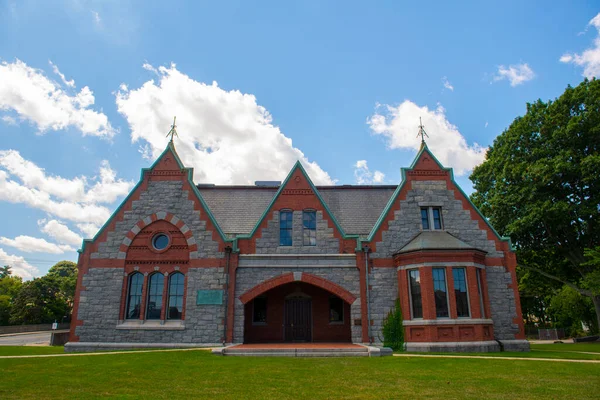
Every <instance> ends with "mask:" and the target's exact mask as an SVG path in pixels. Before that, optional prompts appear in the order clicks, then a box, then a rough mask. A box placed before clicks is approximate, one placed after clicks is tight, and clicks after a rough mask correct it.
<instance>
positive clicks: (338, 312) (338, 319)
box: [329, 296, 344, 323]
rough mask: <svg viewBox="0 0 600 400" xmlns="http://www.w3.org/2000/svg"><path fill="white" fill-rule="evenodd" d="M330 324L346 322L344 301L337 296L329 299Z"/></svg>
mask: <svg viewBox="0 0 600 400" xmlns="http://www.w3.org/2000/svg"><path fill="white" fill-rule="evenodd" d="M329 322H331V323H343V322H344V300H342V299H340V298H339V297H337V296H331V297H330V298H329Z"/></svg>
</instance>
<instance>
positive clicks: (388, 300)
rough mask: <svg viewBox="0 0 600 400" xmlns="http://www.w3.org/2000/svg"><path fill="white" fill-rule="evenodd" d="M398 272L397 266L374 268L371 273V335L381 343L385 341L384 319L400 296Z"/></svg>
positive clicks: (375, 340)
mask: <svg viewBox="0 0 600 400" xmlns="http://www.w3.org/2000/svg"><path fill="white" fill-rule="evenodd" d="M397 274H398V272H397V271H396V268H373V269H372V270H371V273H370V274H369V286H371V288H372V289H371V291H370V293H369V299H370V300H371V301H370V303H371V307H370V308H371V319H372V320H373V325H372V326H371V335H372V336H373V341H374V342H375V343H377V344H380V343H381V342H382V341H383V333H382V329H383V320H384V318H385V317H386V316H387V314H388V312H389V311H390V310H391V309H392V307H394V304H395V302H396V299H397V298H398V275H397Z"/></svg>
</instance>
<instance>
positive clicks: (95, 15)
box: [92, 11, 102, 27]
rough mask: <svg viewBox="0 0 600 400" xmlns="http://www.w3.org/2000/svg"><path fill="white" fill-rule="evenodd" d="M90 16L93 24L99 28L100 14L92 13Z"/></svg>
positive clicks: (100, 23)
mask: <svg viewBox="0 0 600 400" xmlns="http://www.w3.org/2000/svg"><path fill="white" fill-rule="evenodd" d="M92 16H93V18H94V23H95V24H96V26H98V27H99V26H101V25H102V19H101V18H100V14H99V13H98V11H92Z"/></svg>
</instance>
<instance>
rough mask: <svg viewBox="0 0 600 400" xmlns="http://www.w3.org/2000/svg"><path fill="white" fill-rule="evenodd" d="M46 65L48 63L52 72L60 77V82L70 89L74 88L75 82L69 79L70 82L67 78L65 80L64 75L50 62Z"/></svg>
mask: <svg viewBox="0 0 600 400" xmlns="http://www.w3.org/2000/svg"><path fill="white" fill-rule="evenodd" d="M48 63H50V65H51V66H52V71H53V72H54V73H55V74H56V75H58V76H59V77H60V80H61V81H62V82H63V83H64V84H65V85H67V86H68V87H70V88H74V87H75V80H74V79H71V80H70V81H68V80H67V78H65V74H63V73H62V72H60V70H59V69H58V67H57V66H56V65H55V64H54V63H53V62H52V61H50V60H48Z"/></svg>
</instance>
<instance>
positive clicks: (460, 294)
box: [452, 268, 469, 317]
mask: <svg viewBox="0 0 600 400" xmlns="http://www.w3.org/2000/svg"><path fill="white" fill-rule="evenodd" d="M452 277H453V278H454V297H455V298H456V314H457V316H459V317H468V316H469V297H468V296H467V278H466V277H465V269H464V268H452Z"/></svg>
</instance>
